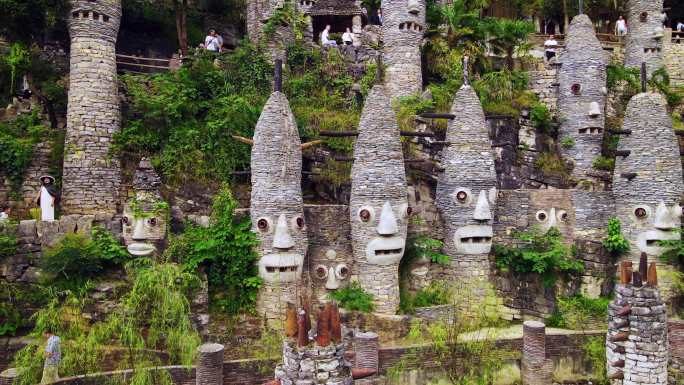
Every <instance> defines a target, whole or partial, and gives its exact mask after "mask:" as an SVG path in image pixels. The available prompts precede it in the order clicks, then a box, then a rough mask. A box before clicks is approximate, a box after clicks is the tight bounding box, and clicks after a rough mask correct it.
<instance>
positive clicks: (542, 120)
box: [530, 103, 551, 133]
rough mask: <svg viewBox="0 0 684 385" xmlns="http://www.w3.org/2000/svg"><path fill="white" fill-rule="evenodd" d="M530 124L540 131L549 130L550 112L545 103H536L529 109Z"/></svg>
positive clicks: (547, 131)
mask: <svg viewBox="0 0 684 385" xmlns="http://www.w3.org/2000/svg"><path fill="white" fill-rule="evenodd" d="M530 120H531V121H532V125H533V126H534V127H535V128H537V129H538V130H541V131H542V132H546V133H549V132H551V113H550V112H549V109H548V108H547V107H546V105H544V104H541V103H537V104H535V105H534V107H532V110H530Z"/></svg>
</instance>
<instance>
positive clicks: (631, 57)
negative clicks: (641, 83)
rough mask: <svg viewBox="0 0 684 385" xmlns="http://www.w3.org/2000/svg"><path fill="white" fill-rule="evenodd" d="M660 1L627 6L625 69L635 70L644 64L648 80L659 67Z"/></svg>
mask: <svg viewBox="0 0 684 385" xmlns="http://www.w3.org/2000/svg"><path fill="white" fill-rule="evenodd" d="M664 20H665V14H664V13H663V0H629V1H628V2H627V37H626V40H625V67H633V68H639V67H641V63H642V62H645V63H646V71H647V73H648V75H649V76H650V75H651V74H652V73H653V71H655V70H657V69H658V68H660V67H662V66H663V42H662V40H663V21H664Z"/></svg>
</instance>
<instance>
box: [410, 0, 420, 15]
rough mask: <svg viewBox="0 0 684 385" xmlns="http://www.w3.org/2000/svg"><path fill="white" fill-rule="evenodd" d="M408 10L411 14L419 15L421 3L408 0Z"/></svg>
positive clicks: (416, 0) (415, 0)
mask: <svg viewBox="0 0 684 385" xmlns="http://www.w3.org/2000/svg"><path fill="white" fill-rule="evenodd" d="M407 8H408V11H409V13H410V14H413V15H417V14H419V13H420V2H419V1H418V0H408V7H407Z"/></svg>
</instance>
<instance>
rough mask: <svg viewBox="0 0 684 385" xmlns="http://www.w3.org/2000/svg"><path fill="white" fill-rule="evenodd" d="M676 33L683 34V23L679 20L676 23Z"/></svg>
mask: <svg viewBox="0 0 684 385" xmlns="http://www.w3.org/2000/svg"><path fill="white" fill-rule="evenodd" d="M677 32H684V23H682V21H681V20H680V21H679V22H678V23H677Z"/></svg>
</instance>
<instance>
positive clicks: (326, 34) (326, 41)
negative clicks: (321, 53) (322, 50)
mask: <svg viewBox="0 0 684 385" xmlns="http://www.w3.org/2000/svg"><path fill="white" fill-rule="evenodd" d="M321 44H322V45H323V47H337V42H336V41H335V40H330V24H328V25H326V26H325V29H324V30H323V32H321Z"/></svg>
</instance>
